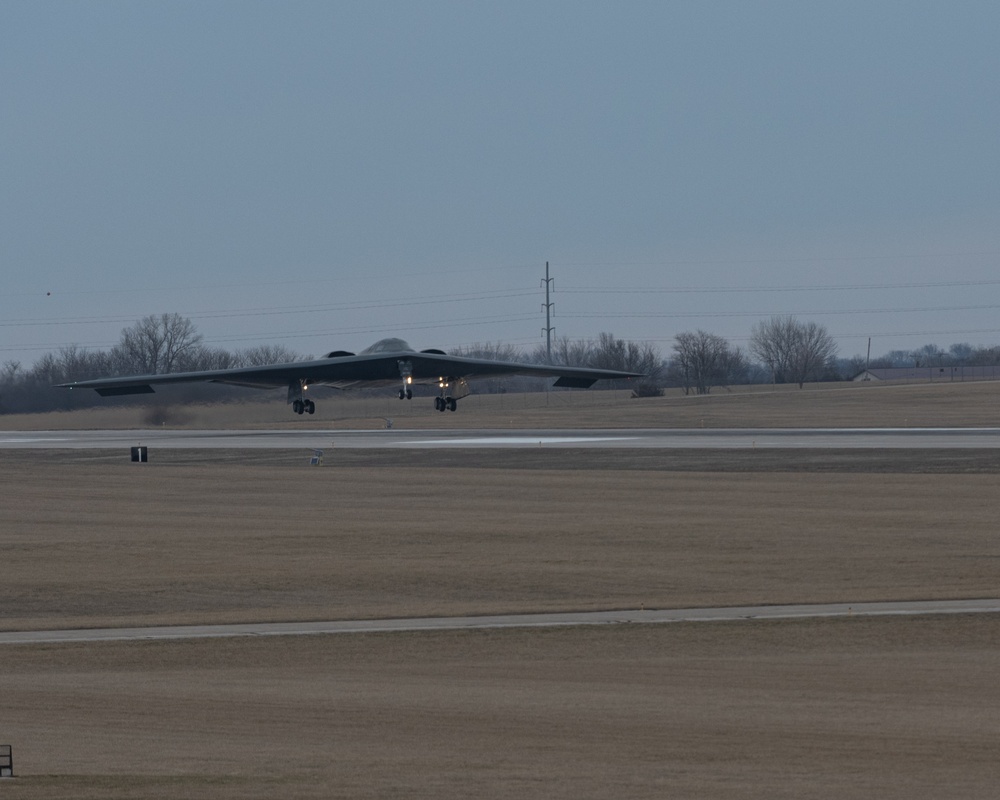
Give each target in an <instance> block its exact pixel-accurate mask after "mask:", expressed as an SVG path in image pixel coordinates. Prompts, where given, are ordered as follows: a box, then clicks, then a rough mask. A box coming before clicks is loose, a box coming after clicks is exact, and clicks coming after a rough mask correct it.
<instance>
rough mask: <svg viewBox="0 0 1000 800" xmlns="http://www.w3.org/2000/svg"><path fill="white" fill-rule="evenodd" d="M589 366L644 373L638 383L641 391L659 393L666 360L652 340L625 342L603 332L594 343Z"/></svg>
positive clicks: (641, 392) (643, 392)
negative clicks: (664, 360)
mask: <svg viewBox="0 0 1000 800" xmlns="http://www.w3.org/2000/svg"><path fill="white" fill-rule="evenodd" d="M589 366H591V367H595V368H597V369H614V370H621V371H623V372H638V373H640V374H642V375H644V376H645V377H644V378H643V379H642V381H641V383H640V385H639V388H638V390H637V391H638V393H640V394H658V393H659V386H660V380H661V378H662V375H663V359H662V357H661V356H660V352H659V350H657V349H656V347H655V346H654V345H652V344H650V343H649V342H632V341H626V340H624V339H616V338H615V337H614V334H611V333H602V334H601V335H600V336H599V337H598V338H597V341H596V342H595V343H594V345H593V348H592V351H591V359H590V364H589ZM615 383H617V381H616V382H615Z"/></svg>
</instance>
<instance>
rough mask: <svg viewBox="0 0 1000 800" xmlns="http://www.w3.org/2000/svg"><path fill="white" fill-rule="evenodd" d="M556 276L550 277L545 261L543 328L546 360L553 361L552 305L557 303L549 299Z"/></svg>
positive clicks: (547, 264) (547, 263)
mask: <svg viewBox="0 0 1000 800" xmlns="http://www.w3.org/2000/svg"><path fill="white" fill-rule="evenodd" d="M553 281H555V278H550V277H549V262H548V261H546V262H545V277H544V278H543V279H542V285H543V286H544V287H545V302H544V303H542V308H544V309H545V327H544V328H542V333H544V334H545V358H546V361H547V362H548V363H549V364H551V363H552V331H554V330H555V328H553V327H552V306H554V305H555V303H553V302H551V301H550V300H549V293H550V292H551V290H552V284H553Z"/></svg>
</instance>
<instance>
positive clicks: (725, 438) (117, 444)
mask: <svg viewBox="0 0 1000 800" xmlns="http://www.w3.org/2000/svg"><path fill="white" fill-rule="evenodd" d="M136 444H143V445H147V446H149V447H150V448H153V447H165V448H194V449H199V448H229V449H233V448H239V449H242V448H273V449H296V448H306V449H315V448H319V449H326V448H330V447H333V448H337V447H340V448H398V449H410V448H537V447H548V448H572V447H586V448H628V449H630V448H696V449H697V448H702V449H727V448H728V449H752V448H820V449H823V448H845V449H878V448H882V449H904V448H934V449H938V448H974V449H984V448H986V449H995V448H1000V428H837V429H833V428H830V429H824V428H803V429H795V428H755V429H737V428H732V429H710V430H700V429H687V430H685V429H607V430H584V429H580V430H517V431H510V430H473V431H469V430H461V431H440V430H437V431H423V430H422V431H401V430H381V431H380V430H374V431H330V430H242V431H241V430H162V429H160V430H158V429H152V430H131V431H120V430H114V431H112V430H95V431H0V449H118V448H128V447H131V446H133V445H136Z"/></svg>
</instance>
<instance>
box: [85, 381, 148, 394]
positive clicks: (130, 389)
mask: <svg viewBox="0 0 1000 800" xmlns="http://www.w3.org/2000/svg"><path fill="white" fill-rule="evenodd" d="M96 391H97V393H98V394H99V395H100V396H101V397H115V396H117V395H121V394H152V393H153V387H152V386H150V385H149V384H148V383H146V384H142V385H140V386H108V387H105V388H103V389H97V390H96Z"/></svg>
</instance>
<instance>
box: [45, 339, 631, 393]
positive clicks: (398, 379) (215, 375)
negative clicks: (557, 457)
mask: <svg viewBox="0 0 1000 800" xmlns="http://www.w3.org/2000/svg"><path fill="white" fill-rule="evenodd" d="M503 375H527V376H537V377H554V378H557V379H558V380H556V382H555V385H556V386H568V387H572V388H587V387H589V386H592V385H593V384H594V383H596V382H597V381H599V380H622V379H627V378H638V377H642V376H641V375H640V374H639V373H634V372H619V371H617V370H604V369H589V368H586V367H560V366H551V365H541V364H525V363H520V362H513V361H490V360H488V359H477V358H464V357H461V356H449V355H445V354H443V353H438V352H421V353H418V352H414V351H409V350H404V351H398V352H394V353H362V354H361V355H338V356H335V357H333V358H321V359H317V360H314V361H295V362H290V363H286V364H270V365H267V366H260V367H241V368H237V369H217V370H203V371H199V372H174V373H168V374H163V375H133V376H129V377H124V378H98V379H96V380H87V381H74V382H72V383H63V384H59V387H60V388H64V389H94V390H96V391H97V393H98V394H100V395H102V396H105V397H108V396H114V395H128V394H148V393H150V392H153V391H154V389H153V387H154V386H158V385H164V384H172V383H197V382H214V383H226V384H232V385H234V386H248V387H253V388H258V389H266V388H280V387H287V386H291V385H299V386H308V385H315V384H320V385H324V386H333V387H336V388H349V387H352V386H389V385H397V384H400V383H402V382H403V381H405V380H406V378H407V377H409V378H411V380H410V381H409V382H411V383H421V384H436V383H438V382H439V381H441V380H449V379H452V380H460V379H466V380H467V379H474V378H487V377H499V376H503Z"/></svg>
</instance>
